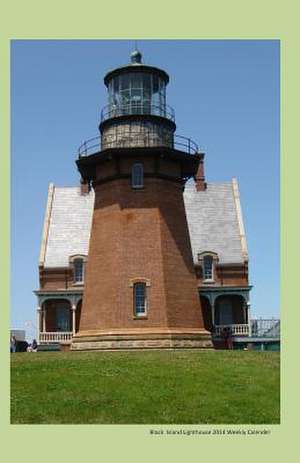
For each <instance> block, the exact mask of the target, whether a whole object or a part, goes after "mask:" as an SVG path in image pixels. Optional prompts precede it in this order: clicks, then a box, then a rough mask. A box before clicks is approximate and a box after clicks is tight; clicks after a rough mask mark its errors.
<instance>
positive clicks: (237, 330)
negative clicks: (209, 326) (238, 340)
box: [214, 324, 249, 336]
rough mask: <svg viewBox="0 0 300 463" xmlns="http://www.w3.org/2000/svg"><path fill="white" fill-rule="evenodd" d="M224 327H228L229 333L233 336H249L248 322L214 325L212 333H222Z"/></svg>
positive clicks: (218, 334)
mask: <svg viewBox="0 0 300 463" xmlns="http://www.w3.org/2000/svg"><path fill="white" fill-rule="evenodd" d="M224 328H230V329H231V334H232V335H234V336H249V325H248V324H239V325H215V331H214V333H215V334H216V335H217V336H220V335H222V332H223V330H224Z"/></svg>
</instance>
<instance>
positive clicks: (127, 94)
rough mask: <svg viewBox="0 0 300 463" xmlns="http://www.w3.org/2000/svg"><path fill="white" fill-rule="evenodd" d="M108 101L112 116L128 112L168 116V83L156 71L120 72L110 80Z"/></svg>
mask: <svg viewBox="0 0 300 463" xmlns="http://www.w3.org/2000/svg"><path fill="white" fill-rule="evenodd" d="M108 102H109V113H110V114H111V117H114V115H115V116H121V115H128V114H154V115H157V116H162V117H166V83H165V81H164V80H163V79H162V78H161V77H160V76H159V75H157V74H155V73H149V72H128V73H126V74H125V73H124V74H120V75H118V76H115V77H113V78H112V79H111V80H110V82H109V85H108Z"/></svg>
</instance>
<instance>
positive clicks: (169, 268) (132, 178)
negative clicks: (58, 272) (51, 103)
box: [71, 50, 212, 350]
mask: <svg viewBox="0 0 300 463" xmlns="http://www.w3.org/2000/svg"><path fill="white" fill-rule="evenodd" d="M168 83H169V76H168V74H167V73H166V72H165V71H164V70H162V69H159V68H157V67H154V66H150V65H146V64H144V63H143V59H142V55H141V53H140V52H139V51H138V50H135V51H134V52H133V53H132V54H131V57H130V63H129V64H128V65H126V66H121V67H118V68H116V69H114V70H112V71H110V72H108V73H107V74H106V75H105V77H104V84H105V86H106V87H107V95H108V101H107V105H106V106H105V107H104V109H103V110H102V112H101V121H100V125H99V131H100V136H99V137H97V138H96V139H92V140H90V141H87V142H85V143H84V144H83V145H82V146H81V147H80V149H79V156H78V159H77V161H76V163H77V167H78V170H79V172H80V175H81V183H82V185H83V187H85V186H86V188H92V189H93V190H94V194H95V202H94V210H93V217H92V225H91V232H90V240H89V252H88V259H87V262H86V263H85V285H84V293H83V302H82V309H81V317H80V324H79V329H78V331H77V332H76V334H75V335H74V336H73V339H72V345H71V349H72V350H111V349H139V348H142V349H151V348H159V349H162V348H210V347H212V342H211V333H210V332H209V331H207V330H206V329H205V328H204V321H203V314H202V309H201V304H200V298H199V291H198V288H197V278H196V274H195V266H194V262H193V256H192V248H191V242H190V236H189V229H188V224H187V218H186V212H185V205H184V199H183V192H184V188H185V183H186V182H187V180H188V179H190V178H192V177H193V178H196V177H197V173H198V175H199V165H200V166H201V162H202V160H203V154H201V153H199V150H198V147H197V145H196V144H195V143H194V142H193V141H192V140H190V139H189V138H186V137H182V136H178V135H177V134H176V122H175V113H174V110H173V109H172V108H171V107H170V106H168V105H167V97H166V89H167V85H168ZM200 170H201V167H200Z"/></svg>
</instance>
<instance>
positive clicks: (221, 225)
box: [39, 179, 248, 268]
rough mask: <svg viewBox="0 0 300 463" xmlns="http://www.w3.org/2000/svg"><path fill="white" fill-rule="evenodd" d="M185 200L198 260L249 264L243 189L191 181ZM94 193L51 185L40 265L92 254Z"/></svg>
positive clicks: (59, 264) (59, 263)
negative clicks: (206, 256) (206, 255)
mask: <svg viewBox="0 0 300 463" xmlns="http://www.w3.org/2000/svg"><path fill="white" fill-rule="evenodd" d="M184 202H185V208H186V215H187V221H188V227H189V231H190V238H191V244H192V251H193V258H194V262H195V263H197V262H199V261H198V254H201V253H203V252H213V253H216V254H217V255H218V259H219V263H220V264H242V263H244V262H245V261H247V260H248V254H247V244H246V238H245V232H244V226H243V220H242V214H241V207H240V200H239V193H238V185H237V181H236V180H235V179H233V180H232V182H227V183H208V184H207V189H206V190H204V191H197V190H196V188H195V184H194V182H193V181H190V182H188V184H187V185H186V188H185V192H184ZM93 206H94V193H93V191H91V192H90V193H88V194H83V195H82V194H81V192H80V187H55V186H54V185H53V184H50V186H49V192H48V201H47V208H46V214H45V221H44V231H43V238H42V245H41V252H40V262H39V264H40V266H43V267H45V268H57V267H68V265H69V258H70V256H72V255H78V254H79V255H88V247H89V239H90V231H91V224H92V214H93Z"/></svg>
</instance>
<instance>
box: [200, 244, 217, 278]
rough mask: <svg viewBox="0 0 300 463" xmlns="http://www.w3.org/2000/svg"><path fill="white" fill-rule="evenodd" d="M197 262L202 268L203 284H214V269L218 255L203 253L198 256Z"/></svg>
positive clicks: (208, 252)
mask: <svg viewBox="0 0 300 463" xmlns="http://www.w3.org/2000/svg"><path fill="white" fill-rule="evenodd" d="M198 261H199V264H200V266H201V267H202V278H203V283H214V281H215V277H216V275H215V267H216V263H217V262H218V254H216V253H215V252H212V251H205V252H201V253H200V254H198Z"/></svg>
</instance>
